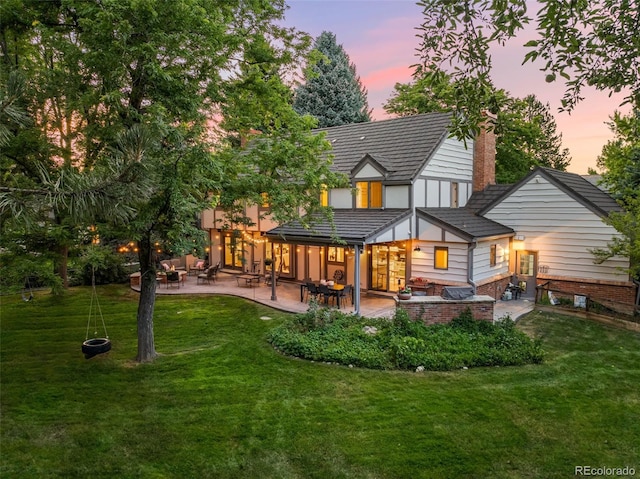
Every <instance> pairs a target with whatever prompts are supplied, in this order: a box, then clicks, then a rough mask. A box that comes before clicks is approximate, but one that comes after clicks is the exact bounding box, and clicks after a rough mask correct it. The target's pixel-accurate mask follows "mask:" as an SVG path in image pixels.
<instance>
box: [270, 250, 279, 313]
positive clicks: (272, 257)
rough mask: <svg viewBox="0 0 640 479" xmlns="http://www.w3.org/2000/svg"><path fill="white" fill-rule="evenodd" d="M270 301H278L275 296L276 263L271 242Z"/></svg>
mask: <svg viewBox="0 0 640 479" xmlns="http://www.w3.org/2000/svg"><path fill="white" fill-rule="evenodd" d="M271 261H272V263H271V301H278V295H277V294H276V261H275V256H274V250H273V242H271Z"/></svg>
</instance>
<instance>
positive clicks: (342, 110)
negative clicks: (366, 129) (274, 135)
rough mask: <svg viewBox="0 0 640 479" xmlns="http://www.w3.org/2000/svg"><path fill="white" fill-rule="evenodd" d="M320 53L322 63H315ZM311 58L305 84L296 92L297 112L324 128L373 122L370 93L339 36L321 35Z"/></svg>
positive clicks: (329, 33) (295, 103) (323, 33)
mask: <svg viewBox="0 0 640 479" xmlns="http://www.w3.org/2000/svg"><path fill="white" fill-rule="evenodd" d="M318 53H319V54H320V55H319V56H320V59H319V60H318V61H317V62H315V63H314V62H313V60H312V59H313V58H314V56H315V55H318ZM309 58H310V63H311V65H309V66H308V67H307V69H306V71H305V75H304V77H305V83H304V84H303V85H301V86H300V87H299V88H298V89H297V90H296V94H295V99H294V103H293V107H294V108H295V110H296V111H297V112H298V113H300V114H305V113H307V114H310V115H312V116H314V117H315V118H317V119H318V126H319V127H321V128H324V127H328V126H337V125H345V124H349V123H362V122H365V121H371V115H370V110H369V105H368V103H367V90H366V89H365V88H364V86H363V85H362V82H361V81H360V77H359V76H358V75H357V74H356V67H355V65H354V64H353V63H351V61H350V60H349V56H348V55H347V53H346V52H345V51H344V48H343V47H342V45H338V44H337V42H336V36H335V35H334V34H333V33H331V32H322V34H321V35H320V36H319V37H318V38H317V39H316V42H315V45H314V52H313V53H312V55H311V56H310V57H309Z"/></svg>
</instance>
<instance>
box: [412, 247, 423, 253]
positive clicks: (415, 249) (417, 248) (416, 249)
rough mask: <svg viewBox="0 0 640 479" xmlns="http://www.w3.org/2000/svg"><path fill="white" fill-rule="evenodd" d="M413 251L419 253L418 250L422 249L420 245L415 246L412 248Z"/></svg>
mask: <svg viewBox="0 0 640 479" xmlns="http://www.w3.org/2000/svg"><path fill="white" fill-rule="evenodd" d="M413 251H416V252H418V253H419V252H420V251H422V250H421V249H420V246H416V247H415V248H413Z"/></svg>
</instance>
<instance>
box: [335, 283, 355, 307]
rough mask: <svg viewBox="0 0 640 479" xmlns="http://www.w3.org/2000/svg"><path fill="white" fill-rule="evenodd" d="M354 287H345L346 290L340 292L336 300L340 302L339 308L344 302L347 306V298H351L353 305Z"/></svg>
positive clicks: (348, 285)
mask: <svg viewBox="0 0 640 479" xmlns="http://www.w3.org/2000/svg"><path fill="white" fill-rule="evenodd" d="M352 289H353V286H352V285H350V284H347V285H345V287H344V289H343V290H342V291H340V292H338V296H337V298H336V300H337V301H338V308H339V307H340V303H341V302H342V300H344V304H345V305H346V304H347V302H346V301H347V298H349V299H350V300H351V304H353V296H352V293H351V291H352Z"/></svg>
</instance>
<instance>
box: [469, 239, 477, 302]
mask: <svg viewBox="0 0 640 479" xmlns="http://www.w3.org/2000/svg"><path fill="white" fill-rule="evenodd" d="M477 246H478V240H476V239H475V238H474V239H473V240H472V241H471V244H470V245H469V249H468V250H467V264H468V266H467V282H468V283H469V284H470V285H471V286H473V294H474V295H475V294H476V289H477V288H478V285H477V284H476V282H475V281H474V280H473V250H474V249H476V247H477Z"/></svg>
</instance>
